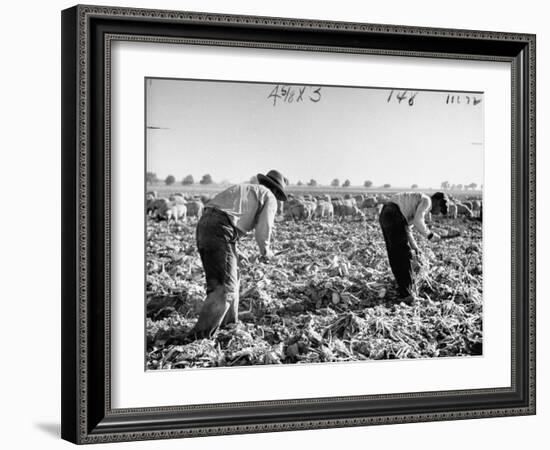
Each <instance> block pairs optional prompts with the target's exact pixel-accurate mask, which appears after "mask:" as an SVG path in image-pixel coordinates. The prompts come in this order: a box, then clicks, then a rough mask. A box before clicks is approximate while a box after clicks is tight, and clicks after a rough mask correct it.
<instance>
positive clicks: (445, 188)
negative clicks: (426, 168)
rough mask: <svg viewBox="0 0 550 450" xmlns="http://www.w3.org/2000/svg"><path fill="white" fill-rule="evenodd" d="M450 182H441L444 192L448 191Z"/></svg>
mask: <svg viewBox="0 0 550 450" xmlns="http://www.w3.org/2000/svg"><path fill="white" fill-rule="evenodd" d="M449 186H450V185H449V182H448V181H443V182H441V189H443V190H444V191H446V190H447V189H449Z"/></svg>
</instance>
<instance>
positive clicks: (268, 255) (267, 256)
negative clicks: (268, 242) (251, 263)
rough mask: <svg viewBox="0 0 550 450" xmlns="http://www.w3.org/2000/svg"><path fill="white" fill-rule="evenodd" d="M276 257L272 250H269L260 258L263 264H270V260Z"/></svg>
mask: <svg viewBox="0 0 550 450" xmlns="http://www.w3.org/2000/svg"><path fill="white" fill-rule="evenodd" d="M274 257H275V253H273V251H272V250H270V249H267V250H266V251H265V254H264V255H262V257H261V258H260V260H261V261H262V262H268V261H269V260H272V259H273V258H274Z"/></svg>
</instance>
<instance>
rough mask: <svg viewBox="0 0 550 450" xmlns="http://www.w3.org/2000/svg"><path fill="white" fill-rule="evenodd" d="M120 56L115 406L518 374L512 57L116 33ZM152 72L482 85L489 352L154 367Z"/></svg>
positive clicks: (497, 379) (496, 382) (339, 391)
mask: <svg viewBox="0 0 550 450" xmlns="http://www.w3.org/2000/svg"><path fill="white" fill-rule="evenodd" d="M111 57H112V74H111V75H112V90H111V92H112V131H111V133H112V178H111V179H112V187H111V189H112V216H111V221H112V222H111V224H112V239H111V242H112V274H111V280H112V291H111V292H112V299H111V304H112V312H111V330H112V335H111V351H112V354H111V359H112V362H111V363H112V372H111V376H112V392H111V400H112V407H113V408H134V407H155V406H170V405H191V404H201V403H224V402H244V401H261V400H281V399H292V398H314V397H333V396H351V395H369V394H390V393H403V392H422V391H440V390H453V389H475V388H496V387H507V386H510V384H511V347H510V345H511V344H510V342H511V239H510V236H511V225H510V223H511V198H510V197H511V196H510V195H509V193H510V192H511V180H510V173H511V144H510V143H511V134H510V133H511V128H510V117H511V103H510V100H511V97H510V92H511V90H510V89H511V86H510V82H511V81H510V73H511V72H510V65H509V64H508V63H500V62H480V61H469V60H464V61H458V60H446V59H428V58H407V57H395V56H370V55H349V54H334V53H316V52H315V53H314V52H297V51H280V50H263V49H246V48H220V47H210V46H188V45H168V44H154V43H136V42H116V41H115V42H113V46H112V49H111ZM145 77H169V78H198V79H201V78H203V79H220V80H238V81H265V82H272V81H273V80H277V81H284V80H288V81H289V82H291V83H293V84H299V83H309V84H318V85H323V84H332V85H352V86H377V87H385V86H387V87H400V86H403V87H409V88H410V87H414V88H415V89H442V90H463V91H483V92H484V106H485V146H484V151H485V160H484V167H485V173H484V211H483V219H484V235H483V239H484V273H483V276H484V290H483V292H484V322H483V333H484V343H483V344H484V345H483V357H474V358H469V357H463V358H435V359H420V360H405V361H403V360H392V361H384V362H379V361H376V362H359V363H336V364H326V363H325V364H305V365H284V366H255V367H243V368H231V369H214V368H213V369H204V370H197V369H190V370H174V371H147V372H146V371H145V370H144V356H143V339H144V329H143V323H144V317H143V314H144V308H143V301H144V298H143V267H144V253H145V252H144V248H143V236H144V229H143V183H144V180H143V176H144V173H145V167H144V161H145V158H144V151H145V145H144V132H143V126H144V117H143V114H144V104H143V102H144V95H143V89H144V78H145ZM442 151H444V150H442ZM487 231H490V233H488V232H487Z"/></svg>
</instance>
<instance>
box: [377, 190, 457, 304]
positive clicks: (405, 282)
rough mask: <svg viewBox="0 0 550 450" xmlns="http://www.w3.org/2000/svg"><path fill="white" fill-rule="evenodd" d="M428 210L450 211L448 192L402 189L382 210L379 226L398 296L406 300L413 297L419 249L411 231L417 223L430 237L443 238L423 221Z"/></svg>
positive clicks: (409, 300) (432, 239)
mask: <svg viewBox="0 0 550 450" xmlns="http://www.w3.org/2000/svg"><path fill="white" fill-rule="evenodd" d="M426 213H432V214H443V215H445V214H447V196H446V195H445V194H443V193H442V192H436V193H435V194H434V195H432V196H431V198H430V197H429V196H428V195H426V194H422V193H420V192H402V193H399V194H396V195H394V196H392V198H390V199H389V201H388V202H387V203H386V204H385V205H384V206H383V207H382V210H381V212H380V217H379V221H380V226H381V228H382V233H383V234H384V240H385V242H386V250H387V252H388V259H389V262H390V267H391V270H392V272H393V275H394V276H395V280H396V282H397V286H398V292H399V297H400V298H401V299H402V301H404V302H405V303H412V301H414V297H413V293H412V288H413V285H414V273H413V271H412V258H413V251H414V252H416V253H420V249H419V248H418V245H417V243H416V241H415V239H414V237H413V235H412V230H411V228H412V227H413V226H414V227H415V228H416V229H417V230H418V231H419V232H420V234H422V235H423V236H424V237H426V238H427V239H428V240H430V241H438V240H440V239H441V238H440V236H439V235H438V234H436V233H433V232H431V231H430V230H428V227H427V226H426V223H425V221H424V216H425V215H426Z"/></svg>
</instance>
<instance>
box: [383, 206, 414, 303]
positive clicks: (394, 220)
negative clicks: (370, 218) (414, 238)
mask: <svg viewBox="0 0 550 450" xmlns="http://www.w3.org/2000/svg"><path fill="white" fill-rule="evenodd" d="M379 220H380V226H381V227H382V233H383V234H384V240H385V241H386V250H387V251H388V259H389V261H390V267H391V270H392V272H393V276H394V277H395V280H396V281H397V286H398V291H399V296H400V297H406V296H408V295H410V294H411V290H412V288H413V271H412V264H411V261H412V258H413V253H412V250H411V246H410V244H409V238H408V232H409V230H407V228H408V224H407V219H405V216H403V214H402V213H401V210H400V209H399V206H397V205H396V204H395V203H386V204H385V205H384V207H383V208H382V211H381V212H380V219H379Z"/></svg>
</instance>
